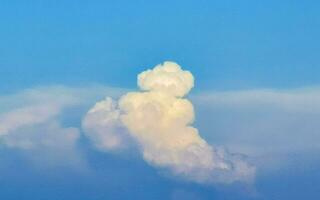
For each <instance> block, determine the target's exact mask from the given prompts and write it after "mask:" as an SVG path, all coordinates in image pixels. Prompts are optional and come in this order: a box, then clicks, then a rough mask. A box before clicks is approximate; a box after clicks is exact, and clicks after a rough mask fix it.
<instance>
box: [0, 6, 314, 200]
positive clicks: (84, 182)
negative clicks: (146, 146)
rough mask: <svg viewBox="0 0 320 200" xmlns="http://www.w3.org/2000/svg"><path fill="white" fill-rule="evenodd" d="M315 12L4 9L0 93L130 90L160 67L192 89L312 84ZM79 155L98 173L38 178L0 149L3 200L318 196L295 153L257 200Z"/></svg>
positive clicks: (138, 165) (310, 172) (261, 186)
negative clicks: (187, 77)
mask: <svg viewBox="0 0 320 200" xmlns="http://www.w3.org/2000/svg"><path fill="white" fill-rule="evenodd" d="M319 10H320V1H316V0H314V1H312V0H310V1H308V0H306V1H301V0H300V1H298V0H283V1H279V0H271V1H246V0H245V1H236V0H234V1H231V0H226V1H209V0H197V1H189V0H179V1H169V0H162V1H142V0H135V1H131V0H117V1H102V0H101V1H99V0H97V1H89V0H88V1H85V0H77V1H72V0H70V1H40V0H39V1H37V0H30V1H18V0H2V1H1V2H0V41H1V44H0V92H1V94H7V93H13V92H15V91H19V90H21V89H24V88H30V87H35V86H41V85H50V84H64V85H71V86H81V85H86V84H91V83H99V84H105V85H109V86H115V87H124V88H127V87H129V88H133V87H135V85H136V74H137V73H139V72H140V71H143V70H145V68H150V67H152V66H154V65H155V64H158V63H161V62H163V61H164V60H173V61H176V62H178V63H179V64H181V65H182V66H183V67H184V68H185V69H188V70H190V71H192V72H193V74H194V76H195V77H196V89H195V92H197V91H209V90H226V89H251V88H276V89H277V88H282V89H283V88H297V87H305V86H313V85H319V83H320V78H319V77H320V76H319V75H320V66H319V63H320V56H319V52H320V40H319V35H320V14H319ZM0 106H1V105H0ZM84 147H85V148H84V150H83V151H85V153H86V154H87V156H88V158H89V162H90V163H93V166H94V167H95V168H96V170H97V174H96V175H95V176H89V177H87V176H85V175H81V173H77V172H74V171H72V170H65V169H64V170H60V169H59V170H57V169H53V170H51V171H47V170H41V169H40V170H39V169H34V168H33V167H31V166H29V165H28V164H26V163H27V162H26V161H24V160H23V158H21V157H20V154H19V153H17V152H9V153H8V152H1V153H0V157H1V159H0V160H2V163H5V164H4V165H0V166H1V167H0V168H2V169H1V170H2V173H1V177H0V199H6V200H11V199H12V200H13V199H43V200H51V199H52V200H56V199H59V200H64V199H66V200H67V199H68V200H71V199H77V200H82V199H83V200H87V199H92V200H93V199H99V200H100V199H149V200H151V199H169V197H171V195H172V193H176V196H177V197H176V198H177V199H248V198H251V197H252V198H253V197H254V198H261V199H268V200H271V199H279V200H280V199H281V200H283V199H292V200H294V199H297V200H301V199H317V198H319V197H320V195H319V191H320V188H319V187H320V173H319V170H318V169H319V167H320V162H318V161H317V162H315V161H314V160H312V159H310V160H312V161H310V163H305V164H301V165H297V164H296V162H294V160H295V158H298V157H299V155H293V158H292V159H293V161H292V163H294V164H292V166H291V167H288V168H287V170H285V171H281V173H275V174H272V175H270V176H268V177H264V176H262V177H260V176H259V175H258V177H257V183H256V189H257V190H258V191H259V193H263V194H264V196H263V197H259V196H258V197H257V196H256V195H255V194H252V195H249V196H250V197H248V195H247V194H243V193H245V192H243V188H238V187H236V186H234V187H235V188H229V189H225V188H223V189H217V188H211V187H206V186H199V185H196V184H191V183H184V182H180V181H176V180H171V179H168V178H166V177H163V176H161V175H159V173H158V171H157V170H155V169H153V168H151V167H149V166H148V165H146V164H145V163H144V162H142V161H132V160H126V159H124V160H121V159H116V158H114V157H113V156H111V155H105V154H100V153H98V152H94V151H92V150H91V149H90V148H89V147H87V146H86V145H84ZM9 155H10V156H9ZM19 163H21V164H19ZM248 190H249V189H248Z"/></svg>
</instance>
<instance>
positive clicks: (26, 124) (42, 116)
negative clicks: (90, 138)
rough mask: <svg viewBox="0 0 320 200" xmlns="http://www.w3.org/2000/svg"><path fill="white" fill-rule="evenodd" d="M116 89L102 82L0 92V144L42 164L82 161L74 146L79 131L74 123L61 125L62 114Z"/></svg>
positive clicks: (76, 144)
mask: <svg viewBox="0 0 320 200" xmlns="http://www.w3.org/2000/svg"><path fill="white" fill-rule="evenodd" d="M119 91H120V90H117V89H111V88H107V87H102V86H92V87H83V88H70V87H64V86H47V87H38V88H32V89H27V90H23V91H20V92H18V93H15V94H10V95H6V96H0V103H1V105H4V106H3V107H2V110H0V147H1V148H7V149H14V150H19V151H20V152H23V153H24V154H25V155H28V157H29V158H31V159H32V160H34V161H39V162H41V163H43V164H44V165H47V164H49V165H52V166H53V165H72V166H76V165H78V164H79V162H83V160H82V156H81V154H80V151H79V148H78V141H79V139H80V136H81V135H80V130H79V129H78V128H77V127H76V126H70V125H65V124H66V123H67V124H68V122H65V121H64V120H63V118H68V116H71V115H74V114H73V113H69V112H67V110H68V109H70V108H73V107H81V108H82V107H86V104H91V103H92V102H94V101H96V100H97V99H99V98H101V97H102V94H103V95H105V93H106V92H107V93H110V94H111V95H115V96H116V95H117V94H118V92H119ZM76 117H78V118H79V119H80V118H81V117H80V116H76ZM43 160H46V161H45V162H42V161H43ZM76 167H78V166H76Z"/></svg>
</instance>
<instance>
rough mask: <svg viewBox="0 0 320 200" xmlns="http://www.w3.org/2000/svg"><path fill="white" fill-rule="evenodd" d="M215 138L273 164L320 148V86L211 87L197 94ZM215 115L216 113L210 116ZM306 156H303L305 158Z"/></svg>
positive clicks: (202, 114)
mask: <svg viewBox="0 0 320 200" xmlns="http://www.w3.org/2000/svg"><path fill="white" fill-rule="evenodd" d="M192 99H193V101H194V102H195V105H196V107H197V110H198V111H199V112H198V116H199V120H198V125H199V126H200V127H201V130H211V131H212V132H214V133H215V134H212V135H205V137H206V138H208V140H209V141H215V142H216V143H218V144H223V145H225V146H226V147H227V148H228V149H230V150H231V151H235V152H241V153H243V154H246V155H249V156H250V157H251V158H252V157H254V158H256V159H258V160H257V161H256V163H257V165H259V167H262V168H270V169H271V170H274V169H279V167H280V166H282V165H286V164H289V163H291V162H289V161H288V160H289V159H292V158H293V156H292V155H295V156H294V157H297V155H298V154H299V155H300V156H301V155H302V154H304V155H305V156H304V157H307V156H306V155H308V154H309V155H310V154H311V155H313V154H314V153H315V152H319V151H320V145H319V142H318V141H319V140H320V134H319V130H320V123H319V117H320V88H319V87H310V88H299V89H289V90H275V89H273V90H272V89H256V90H240V91H227V92H206V93H203V94H197V95H195V96H193V97H192ZM209 116H210V118H209ZM302 162H303V161H302Z"/></svg>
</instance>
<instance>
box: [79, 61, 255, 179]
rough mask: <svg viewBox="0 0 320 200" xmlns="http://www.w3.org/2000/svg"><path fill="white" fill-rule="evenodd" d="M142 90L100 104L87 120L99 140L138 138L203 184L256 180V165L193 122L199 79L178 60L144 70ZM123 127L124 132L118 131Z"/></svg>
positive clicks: (156, 157)
mask: <svg viewBox="0 0 320 200" xmlns="http://www.w3.org/2000/svg"><path fill="white" fill-rule="evenodd" d="M138 86H139V87H140V89H141V91H139V92H129V93H127V94H125V95H124V96H122V97H121V98H120V100H119V102H118V103H116V102H113V101H112V100H111V99H110V98H107V99H106V100H105V101H102V102H99V103H97V104H96V105H95V106H94V107H93V108H92V109H91V110H90V111H89V112H88V114H87V116H86V117H85V118H84V120H83V127H84V129H85V131H86V133H87V135H88V137H89V138H91V139H92V141H93V142H94V143H95V145H96V146H97V147H98V148H100V149H103V150H106V151H112V150H117V149H119V148H123V147H124V146H126V143H128V142H127V141H128V139H127V138H130V140H131V141H134V142H135V143H137V146H138V148H139V149H140V151H141V152H142V155H143V158H144V159H145V160H146V161H147V162H148V163H149V164H151V165H153V166H155V167H158V168H161V169H165V170H169V171H170V172H171V173H172V174H174V175H176V176H179V177H181V178H184V179H187V180H191V181H195V182H199V183H231V182H234V181H252V179H253V177H254V173H255V168H254V167H252V166H250V165H248V164H247V163H246V162H245V161H244V160H243V159H242V158H241V157H240V156H237V155H233V154H229V153H226V152H225V151H224V150H222V149H215V148H213V147H212V146H210V145H209V144H208V143H207V142H206V141H205V140H204V139H203V138H201V137H200V135H199V133H198V130H197V129H196V128H194V127H192V125H191V124H192V123H193V121H194V110H193V106H192V103H191V102H190V101H189V100H187V99H186V98H184V97H185V95H187V94H188V93H189V91H190V90H191V89H192V87H193V86H194V78H193V76H192V74H191V73H190V72H189V71H184V70H182V69H181V67H180V66H179V65H178V64H176V63H174V62H164V63H163V64H162V65H157V66H156V67H155V68H154V69H152V70H147V71H144V72H142V73H141V74H139V75H138ZM116 130H118V131H116Z"/></svg>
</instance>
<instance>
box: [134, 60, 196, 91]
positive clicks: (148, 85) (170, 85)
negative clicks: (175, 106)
mask: <svg viewBox="0 0 320 200" xmlns="http://www.w3.org/2000/svg"><path fill="white" fill-rule="evenodd" d="M193 84H194V78H193V76H192V74H191V73H190V72H189V71H184V70H182V69H181V67H180V66H179V65H178V64H177V63H175V62H164V63H163V64H159V65H157V66H156V67H155V68H154V69H152V70H150V69H149V70H146V71H144V72H142V73H140V74H139V75H138V86H139V87H140V89H141V90H147V91H160V92H165V93H168V94H170V95H173V96H176V97H183V96H185V95H186V94H188V93H189V91H190V90H191V89H192V88H193Z"/></svg>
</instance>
